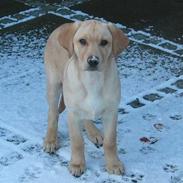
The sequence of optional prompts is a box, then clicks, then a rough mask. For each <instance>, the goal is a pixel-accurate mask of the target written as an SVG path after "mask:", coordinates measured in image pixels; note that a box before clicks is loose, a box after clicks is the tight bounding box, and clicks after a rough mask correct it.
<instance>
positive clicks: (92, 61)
mask: <svg viewBox="0 0 183 183" xmlns="http://www.w3.org/2000/svg"><path fill="white" fill-rule="evenodd" d="M87 62H88V65H89V69H92V70H96V69H97V66H98V64H99V58H98V57H97V56H90V57H88V59H87Z"/></svg>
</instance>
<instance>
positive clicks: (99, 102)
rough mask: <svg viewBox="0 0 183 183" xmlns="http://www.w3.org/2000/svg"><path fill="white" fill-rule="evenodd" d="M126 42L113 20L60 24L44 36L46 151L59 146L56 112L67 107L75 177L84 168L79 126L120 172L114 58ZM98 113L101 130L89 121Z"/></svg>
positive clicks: (108, 166) (115, 171)
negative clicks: (46, 111)
mask: <svg viewBox="0 0 183 183" xmlns="http://www.w3.org/2000/svg"><path fill="white" fill-rule="evenodd" d="M128 43H129V41H128V38H127V37H126V36H125V35H124V33H123V32H122V31H121V30H120V29H118V28H117V27H116V26H115V25H114V24H112V23H102V22H99V21H96V20H87V21H83V22H74V23H66V24H63V25H61V26H60V27H58V28H57V29H56V30H54V31H53V32H52V34H51V35H50V37H49V39H48V41H47V44H46V48H45V54H44V60H45V70H46V76H47V98H48V105H49V110H48V129H47V133H46V137H45V140H44V150H45V151H46V152H48V153H54V152H55V151H56V150H57V148H58V140H57V128H58V117H59V113H61V112H62V111H63V110H64V109H65V107H66V108H67V111H68V127H69V136H70V141H71V160H70V162H69V170H70V172H71V174H72V175H73V176H76V177H79V176H81V175H82V173H84V171H85V157H84V142H83V137H82V129H83V128H85V130H86V132H87V135H88V137H89V139H90V140H91V142H93V143H94V144H95V145H96V146H97V147H100V146H102V145H103V147H104V155H105V160H106V169H107V171H108V172H109V173H110V174H111V173H112V174H118V175H119V174H123V173H124V166H123V164H122V163H121V161H120V160H119V158H118V155H117V147H116V146H117V145H116V126H117V114H118V105H119V102H120V97H121V91H120V88H121V87H120V80H119V77H118V71H117V66H116V62H115V58H116V57H117V56H118V55H119V54H120V53H121V52H122V51H123V50H124V49H125V48H126V47H127V46H128ZM98 118H101V119H102V121H103V127H104V132H103V135H102V134H101V132H100V131H99V130H98V129H97V128H96V127H95V125H94V123H93V121H95V120H96V119H98Z"/></svg>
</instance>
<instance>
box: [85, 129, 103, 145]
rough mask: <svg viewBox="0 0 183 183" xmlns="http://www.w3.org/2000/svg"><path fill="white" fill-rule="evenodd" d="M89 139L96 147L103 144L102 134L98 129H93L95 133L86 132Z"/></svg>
mask: <svg viewBox="0 0 183 183" xmlns="http://www.w3.org/2000/svg"><path fill="white" fill-rule="evenodd" d="M88 137H89V140H90V141H91V142H92V143H94V144H95V146H96V147H97V148H99V147H102V146H103V136H102V134H101V133H100V131H95V133H90V134H88Z"/></svg>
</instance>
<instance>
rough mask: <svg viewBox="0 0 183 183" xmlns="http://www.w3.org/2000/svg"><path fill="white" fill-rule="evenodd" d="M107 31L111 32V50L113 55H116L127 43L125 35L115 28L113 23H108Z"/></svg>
mask: <svg viewBox="0 0 183 183" xmlns="http://www.w3.org/2000/svg"><path fill="white" fill-rule="evenodd" d="M108 28H109V31H110V32H111V34H112V51H113V55H114V56H115V57H116V56H117V55H118V54H120V53H121V52H122V51H123V50H124V49H125V48H126V47H127V46H128V43H129V40H128V38H127V37H126V36H125V34H124V33H123V31H122V30H120V29H119V28H117V27H116V26H115V25H114V24H112V23H109V24H108Z"/></svg>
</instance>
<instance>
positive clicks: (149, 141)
mask: <svg viewBox="0 0 183 183" xmlns="http://www.w3.org/2000/svg"><path fill="white" fill-rule="evenodd" d="M158 140H159V139H157V138H156V137H149V138H148V137H141V138H140V141H141V142H143V143H144V144H155V143H156V142H158Z"/></svg>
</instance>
